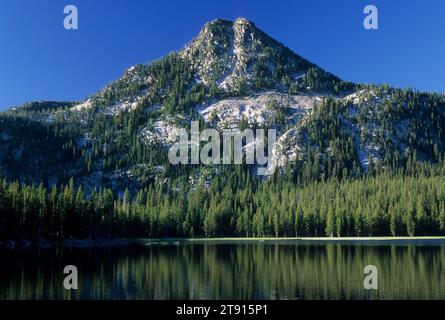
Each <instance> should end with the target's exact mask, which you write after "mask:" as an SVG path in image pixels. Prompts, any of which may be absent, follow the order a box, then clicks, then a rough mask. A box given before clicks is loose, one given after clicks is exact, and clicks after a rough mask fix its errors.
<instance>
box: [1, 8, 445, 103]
mask: <svg viewBox="0 0 445 320" xmlns="http://www.w3.org/2000/svg"><path fill="white" fill-rule="evenodd" d="M67 4H75V5H76V6H77V7H78V10H79V30H77V31H66V30H65V29H64V28H63V19H64V15H63V8H64V6H65V5H67ZM367 4H374V5H376V6H377V7H378V9H379V16H380V17H379V18H380V19H379V30H377V31H366V30H365V29H364V28H363V18H364V14H363V8H364V7H365V5H367ZM239 16H243V17H246V18H248V19H250V20H252V21H254V22H255V23H256V25H257V26H258V27H259V28H261V29H262V30H264V31H265V32H267V33H268V34H270V35H271V36H272V37H274V38H276V39H277V40H278V41H280V42H282V43H284V44H285V45H286V46H288V47H290V48H291V49H293V50H294V51H295V52H297V53H299V54H300V55H302V56H303V57H305V58H307V59H308V60H310V61H312V62H314V63H316V64H318V65H320V66H321V67H323V68H325V69H326V70H328V71H330V72H333V73H335V74H336V75H338V76H340V77H341V78H343V79H346V80H350V81H356V82H363V83H384V82H385V83H388V84H390V85H393V86H397V87H412V88H417V89H419V90H424V91H436V92H444V91H445V81H444V80H445V58H444V53H445V1H443V0H428V1H421V0H409V1H405V0H367V1H362V0H353V1H351V0H336V1H332V0H273V1H267V2H266V1H259V0H246V1H242V0H220V1H213V0H212V1H210V0H188V1H183V0H181V1H180V0H177V1H172V0H149V1H148V0H108V1H107V0H66V1H65V0H39V1H38V2H37V1H35V0H0V43H1V46H0V109H5V108H6V107H10V106H14V105H18V104H21V103H24V102H27V101H32V100H81V99H84V98H85V97H87V96H89V95H91V94H93V93H95V92H96V91H97V90H99V89H101V88H103V87H104V86H105V85H106V84H107V83H109V82H110V81H112V80H114V79H116V78H118V77H119V76H120V75H121V74H122V73H123V71H124V70H125V69H126V68H128V67H130V66H132V65H134V64H138V63H147V62H149V61H152V60H154V59H157V58H159V57H161V56H163V55H165V54H167V53H169V52H170V51H174V50H179V49H180V48H182V47H183V46H184V44H185V43H186V42H188V41H189V40H191V39H192V38H193V37H194V36H195V35H196V34H197V33H198V32H199V30H200V29H201V27H202V25H203V24H204V23H205V22H206V21H209V20H212V19H214V18H228V19H235V18H237V17H239Z"/></svg>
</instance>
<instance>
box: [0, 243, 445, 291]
mask: <svg viewBox="0 0 445 320" xmlns="http://www.w3.org/2000/svg"><path fill="white" fill-rule="evenodd" d="M66 265H75V266H76V267H77V268H78V272H79V289H78V290H76V291H67V290H65V289H64V287H63V279H64V277H65V275H64V274H63V269H64V267H65V266H66ZM366 265H375V266H376V267H377V268H378V285H379V289H378V290H372V291H369V290H365V289H364V287H363V279H364V277H365V275H364V274H363V269H364V267H365V266H366ZM444 267H445V246H429V245H402V246H396V245H388V246H376V245H372V246H369V245H347V244H321V245H318V244H317V245H306V244H297V243H284V244H283V243H261V242H249V243H243V242H238V243H237V242H235V243H234V242H231V243H184V244H178V243H176V244H171V245H170V244H165V243H163V244H157V245H156V244H153V245H150V246H128V247H108V248H82V249H81V248H75V249H74V248H52V249H46V250H40V251H38V250H26V251H23V250H22V251H17V250H16V251H1V252H0V299H1V300H3V299H445V270H444Z"/></svg>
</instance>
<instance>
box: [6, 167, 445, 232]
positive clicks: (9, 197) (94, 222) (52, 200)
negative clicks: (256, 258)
mask: <svg viewBox="0 0 445 320" xmlns="http://www.w3.org/2000/svg"><path fill="white" fill-rule="evenodd" d="M443 181H444V174H443V170H442V173H441V174H434V175H429V174H421V175H419V176H409V177H406V176H402V175H389V174H388V173H382V174H379V175H377V176H376V177H365V178H361V179H357V180H350V179H343V180H342V181H340V180H338V179H329V180H327V181H326V182H314V183H310V184H308V185H306V186H300V187H299V186H297V185H296V184H295V183H292V182H291V181H284V179H271V181H268V182H262V183H261V182H257V181H256V180H255V179H253V178H252V177H250V175H249V173H248V171H242V170H237V172H236V173H229V174H227V175H225V176H220V177H217V178H215V179H214V180H213V181H212V182H211V183H210V184H209V185H195V186H190V184H187V183H182V184H178V185H177V186H176V187H174V186H167V185H166V184H164V185H161V184H158V185H156V186H154V187H150V188H148V189H143V190H140V191H139V192H138V193H137V194H136V195H135V196H134V197H131V196H130V193H129V192H128V191H126V192H125V193H124V194H123V195H121V197H118V196H116V195H114V194H113V193H112V191H111V190H110V189H103V190H93V191H92V192H91V195H90V196H89V197H87V196H86V193H85V192H84V190H83V189H82V187H78V188H75V186H74V182H73V180H71V182H70V183H69V185H67V186H63V187H59V188H57V187H55V186H54V187H53V188H51V190H47V189H46V188H44V187H43V186H42V185H40V186H26V185H20V184H19V183H18V182H14V183H8V182H6V180H3V181H2V182H1V183H0V238H2V239H13V238H28V239H33V238H39V237H42V238H45V239H51V240H55V239H64V238H68V237H75V238H112V237H166V236H168V237H220V236H235V237H300V236H320V237H324V236H328V237H330V236H334V237H339V236H415V235H417V236H419V235H445V184H444V183H443Z"/></svg>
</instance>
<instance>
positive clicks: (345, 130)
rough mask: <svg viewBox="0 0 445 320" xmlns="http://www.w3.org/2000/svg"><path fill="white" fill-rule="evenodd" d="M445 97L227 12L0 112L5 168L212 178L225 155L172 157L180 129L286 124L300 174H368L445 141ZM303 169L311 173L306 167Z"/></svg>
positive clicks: (91, 175) (34, 173)
mask: <svg viewBox="0 0 445 320" xmlns="http://www.w3.org/2000/svg"><path fill="white" fill-rule="evenodd" d="M444 112H445V98H444V96H443V95H439V94H427V93H419V92H416V91H414V90H400V89H394V88H390V87H388V86H385V85H384V86H370V85H360V84H354V83H350V82H347V81H343V80H341V79H339V78H338V77H336V76H335V75H333V74H331V73H329V72H326V71H324V70H323V69H321V68H320V67H318V66H317V65H315V64H313V63H311V62H309V61H308V60H306V59H304V58H302V57H300V56H299V55H298V54H296V53H294V52H292V51H291V50H290V49H289V48H287V47H285V46H284V45H282V44H281V43H279V42H278V41H276V40H274V39H272V38H271V37H269V36H268V35H267V34H266V33H264V32H263V31H261V30H259V29H258V28H257V27H256V26H255V24H254V23H252V22H250V21H248V20H246V19H244V18H239V19H237V20H236V21H233V22H232V21H228V20H222V19H217V20H214V21H211V22H209V23H207V24H206V25H205V26H204V27H203V29H202V30H201V32H200V33H199V35H198V36H197V37H196V38H195V39H193V40H192V41H191V42H190V43H188V44H187V45H186V46H185V47H184V48H183V49H182V50H180V51H179V52H175V53H171V54H169V55H168V56H166V57H164V58H162V59H159V60H157V61H154V62H152V63H149V64H145V65H136V66H134V67H131V68H129V69H128V70H126V71H125V72H124V74H123V76H122V77H121V78H119V79H117V80H116V81H113V82H112V83H110V84H109V85H107V86H106V87H105V88H104V89H103V90H101V91H99V92H98V93H97V94H95V95H93V96H91V97H90V98H89V99H88V100H86V101H83V102H80V103H72V102H60V103H59V102H33V103H29V104H26V105H24V106H21V107H17V108H14V109H11V110H9V111H7V112H4V113H2V114H1V116H0V139H1V141H2V143H1V145H0V175H1V176H3V177H6V178H7V179H8V180H11V181H12V180H14V179H19V180H20V181H21V182H24V183H35V184H38V183H40V182H43V183H44V185H48V186H51V185H54V184H56V183H67V181H68V180H69V178H70V177H74V178H75V181H76V184H77V185H82V186H83V187H84V188H85V189H86V190H87V191H88V192H91V191H92V190H93V189H94V188H100V187H110V188H112V189H113V190H114V191H115V192H118V193H120V194H122V193H123V192H124V190H125V189H127V188H128V189H130V190H132V191H134V192H137V190H139V189H141V188H144V187H147V186H149V185H152V184H153V183H166V182H168V181H169V182H171V181H175V180H177V179H188V180H191V181H198V183H199V181H200V182H201V183H205V182H206V181H207V183H208V182H209V181H210V180H211V179H212V178H213V177H215V176H218V174H219V173H218V172H219V171H218V170H220V169H221V168H219V167H217V166H216V167H215V168H213V167H209V166H188V167H177V166H172V165H170V164H169V163H168V160H167V150H168V147H169V146H170V145H171V144H172V143H174V133H177V132H179V130H181V128H188V127H189V126H190V121H192V120H200V121H201V123H202V124H203V125H205V126H208V127H213V128H217V129H219V130H222V129H224V128H235V127H243V126H244V127H247V126H248V127H251V128H276V129H277V130H278V147H277V150H276V151H275V152H276V153H275V154H274V161H275V162H276V164H277V165H278V166H279V167H280V168H282V169H281V170H278V174H280V173H281V174H283V172H284V171H286V170H285V169H284V168H285V167H286V166H288V167H289V168H288V169H289V170H292V171H293V173H292V175H293V176H294V177H295V179H296V180H298V181H301V180H302V179H305V180H319V179H326V178H328V177H333V176H335V177H340V178H341V177H349V176H353V177H358V176H360V175H362V174H363V173H366V172H367V171H370V170H374V169H376V168H378V167H379V168H387V169H389V168H405V167H406V166H407V164H408V162H410V161H411V162H412V161H424V162H427V163H432V164H433V163H437V162H439V161H440V160H441V158H442V157H443V153H444V150H445V149H444V147H445V144H444V134H445V132H444V128H445V126H444V124H445V117H444V116H445V114H444ZM303 176H304V177H303Z"/></svg>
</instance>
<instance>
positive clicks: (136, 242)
mask: <svg viewBox="0 0 445 320" xmlns="http://www.w3.org/2000/svg"><path fill="white" fill-rule="evenodd" d="M187 244H215V245H218V244H269V245H272V244H281V245H298V244H300V245H328V244H344V245H366V246H388V245H399V246H403V245H428V246H445V237H444V236H420V237H339V238H330V237H298V238H295V237H290V238H284V237H279V238H233V237H227V238H134V239H132V238H116V239H96V240H91V239H66V240H59V241H47V240H43V239H41V240H38V241H28V240H26V239H22V240H20V241H14V240H9V241H4V242H0V249H6V250H8V249H9V250H15V249H29V248H36V249H49V248H53V247H63V248H98V247H116V246H118V247H124V246H158V245H159V246H165V245H170V246H171V245H174V246H179V245H187Z"/></svg>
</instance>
